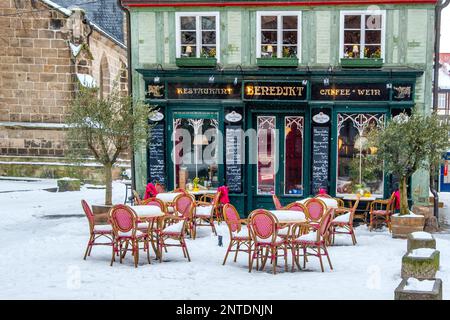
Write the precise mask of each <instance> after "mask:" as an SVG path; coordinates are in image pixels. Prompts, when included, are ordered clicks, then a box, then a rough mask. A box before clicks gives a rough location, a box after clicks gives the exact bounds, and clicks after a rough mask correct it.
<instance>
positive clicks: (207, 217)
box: [194, 192, 220, 239]
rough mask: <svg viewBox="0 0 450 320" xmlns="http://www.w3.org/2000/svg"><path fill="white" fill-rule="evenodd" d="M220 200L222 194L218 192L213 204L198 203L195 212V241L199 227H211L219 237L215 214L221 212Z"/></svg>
mask: <svg viewBox="0 0 450 320" xmlns="http://www.w3.org/2000/svg"><path fill="white" fill-rule="evenodd" d="M205 199H206V198H205ZM219 200H220V192H216V194H215V195H214V198H213V200H212V202H208V201H197V203H196V206H195V212H194V227H195V230H194V239H195V236H196V235H197V227H201V226H206V227H211V229H212V231H213V232H214V234H215V235H216V236H217V232H216V227H215V226H214V213H215V212H217V211H218V210H219V205H220V202H219ZM205 222H206V223H205Z"/></svg>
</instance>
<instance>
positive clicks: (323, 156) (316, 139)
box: [312, 127, 330, 193]
mask: <svg viewBox="0 0 450 320" xmlns="http://www.w3.org/2000/svg"><path fill="white" fill-rule="evenodd" d="M329 137H330V128H329V127H313V137H312V139H313V146H312V159H313V163H312V189H313V190H312V191H313V193H317V192H318V191H319V189H321V188H323V189H325V190H328V171H329V164H330V161H329V160H330V159H329Z"/></svg>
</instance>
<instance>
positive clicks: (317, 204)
mask: <svg viewBox="0 0 450 320" xmlns="http://www.w3.org/2000/svg"><path fill="white" fill-rule="evenodd" d="M305 207H306V208H307V209H308V211H307V212H306V213H307V216H306V219H307V220H308V221H309V223H310V225H311V226H312V227H314V228H318V227H319V222H320V220H321V219H322V217H323V216H324V214H325V213H326V212H327V205H326V204H325V202H323V201H322V200H320V199H319V198H311V199H309V200H307V201H306V202H305Z"/></svg>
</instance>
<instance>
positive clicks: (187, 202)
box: [168, 194, 195, 238]
mask: <svg viewBox="0 0 450 320" xmlns="http://www.w3.org/2000/svg"><path fill="white" fill-rule="evenodd" d="M173 207H174V215H175V216H178V217H181V218H183V219H185V220H186V224H185V227H186V228H187V230H188V231H189V236H190V237H191V238H194V236H195V235H194V232H195V220H194V210H195V198H194V196H193V195H191V194H180V195H178V196H177V197H176V198H175V199H174V200H173ZM168 220H169V223H173V222H175V220H172V221H171V220H170V219H168Z"/></svg>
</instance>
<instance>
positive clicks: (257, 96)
mask: <svg viewBox="0 0 450 320" xmlns="http://www.w3.org/2000/svg"><path fill="white" fill-rule="evenodd" d="M306 97H307V86H306V82H305V81H300V82H268V81H258V82H246V83H245V85H244V100H297V101H304V100H306Z"/></svg>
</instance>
